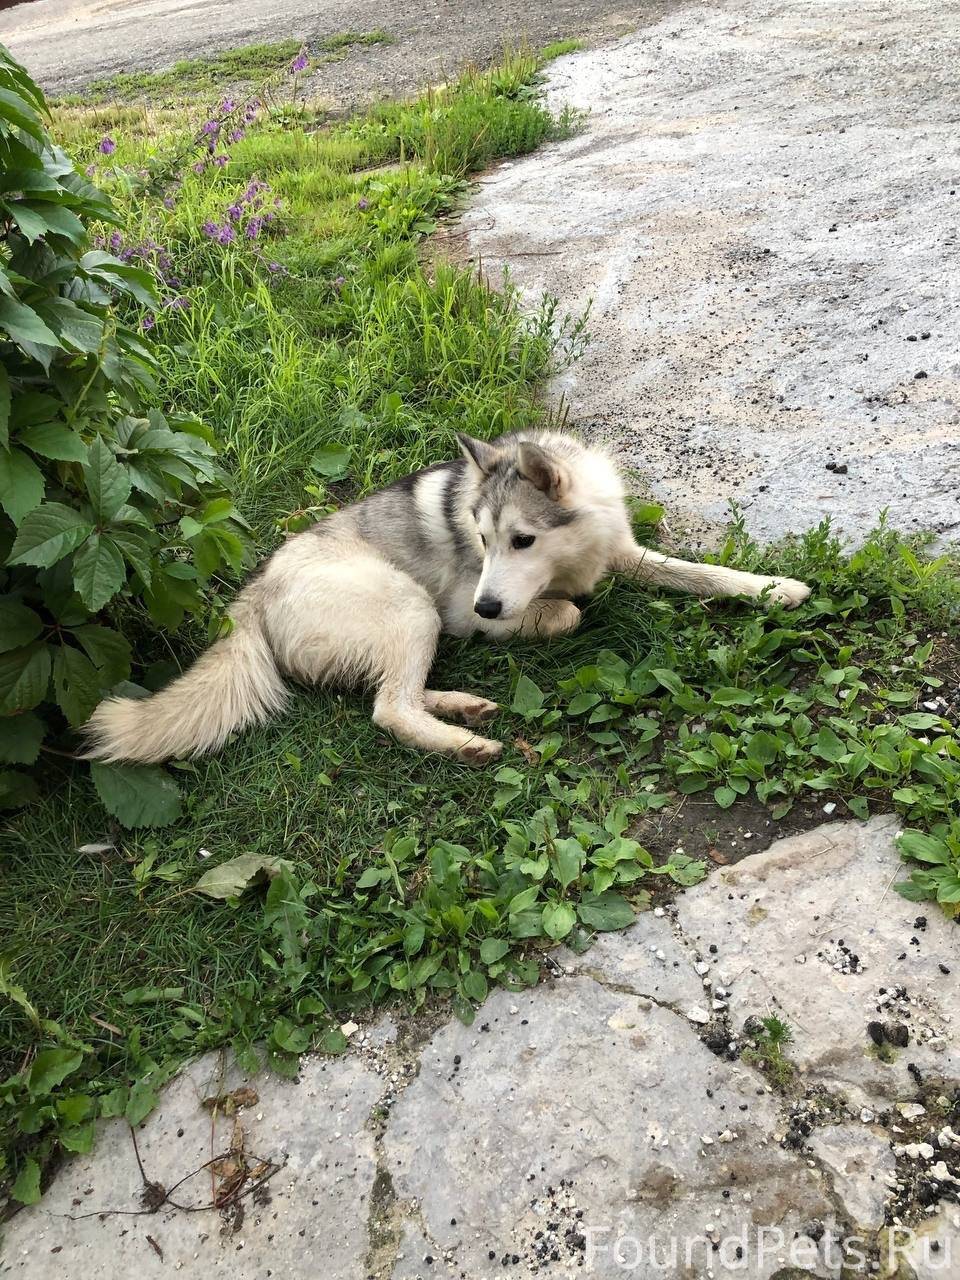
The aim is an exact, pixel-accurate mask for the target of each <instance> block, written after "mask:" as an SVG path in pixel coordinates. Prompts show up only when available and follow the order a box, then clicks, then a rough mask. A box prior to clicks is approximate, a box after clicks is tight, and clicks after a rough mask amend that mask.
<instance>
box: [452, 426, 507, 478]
mask: <svg viewBox="0 0 960 1280" xmlns="http://www.w3.org/2000/svg"><path fill="white" fill-rule="evenodd" d="M457 443H458V444H459V445H460V448H461V449H462V450H463V456H464V457H465V458H466V460H467V461H468V462H472V463H473V465H474V466H475V467H476V468H477V470H478V471H479V472H480V474H481V475H484V476H488V475H489V474H490V472H491V471H492V470H493V468H494V467H495V466H496V465H497V463H498V462H499V461H500V459H501V457H502V456H503V455H502V454H501V452H500V450H499V449H498V448H497V447H496V445H492V444H488V443H487V442H486V440H475V439H474V437H473V436H468V435H466V434H465V433H464V432H463V431H458V432H457Z"/></svg>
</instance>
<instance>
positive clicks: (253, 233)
mask: <svg viewBox="0 0 960 1280" xmlns="http://www.w3.org/2000/svg"><path fill="white" fill-rule="evenodd" d="M262 226H263V219H262V218H251V219H250V221H249V222H248V223H247V225H246V227H245V229H244V232H243V234H244V235H245V236H246V237H247V239H248V240H256V238H257V236H258V235H259V234H260V228H261V227H262Z"/></svg>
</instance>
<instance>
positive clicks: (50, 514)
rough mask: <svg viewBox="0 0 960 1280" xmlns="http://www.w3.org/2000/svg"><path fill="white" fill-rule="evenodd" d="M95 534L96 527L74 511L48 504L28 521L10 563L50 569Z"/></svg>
mask: <svg viewBox="0 0 960 1280" xmlns="http://www.w3.org/2000/svg"><path fill="white" fill-rule="evenodd" d="M92 532H93V525H92V524H91V523H90V522H89V520H86V519H85V518H84V517H83V516H82V515H81V514H80V512H79V511H75V510H74V509H73V507H67V506H64V505H63V503H61V502H44V503H43V504H42V506H39V507H37V508H36V509H35V510H34V511H31V512H30V513H29V514H28V515H27V516H25V517H24V521H23V524H21V526H20V528H19V529H18V530H17V537H16V541H15V542H14V544H13V549H12V550H11V552H10V559H9V560H8V561H7V563H8V564H32V565H37V566H38V567H39V568H42V569H46V568H49V567H50V566H51V565H54V564H56V563H57V561H58V560H62V559H63V557H64V556H67V555H69V554H70V552H71V551H75V550H76V548H77V547H79V546H80V544H81V542H83V541H84V539H85V538H87V537H89V535H90V534H91V533H92Z"/></svg>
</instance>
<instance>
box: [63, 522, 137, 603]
mask: <svg viewBox="0 0 960 1280" xmlns="http://www.w3.org/2000/svg"><path fill="white" fill-rule="evenodd" d="M126 580H127V570H126V566H125V565H124V563H123V556H122V555H121V554H120V552H119V550H118V549H117V545H116V543H115V542H114V541H113V540H112V539H111V538H108V537H106V536H105V535H104V534H102V533H92V534H91V535H90V537H89V538H88V539H87V540H86V542H85V543H84V544H83V546H82V547H81V548H80V550H79V551H78V552H77V554H76V555H75V556H74V558H73V584H74V586H75V587H76V589H77V591H78V592H79V593H80V599H81V600H82V601H83V603H84V604H85V605H86V606H87V608H88V609H90V610H91V612H93V613H96V612H97V610H98V609H102V608H103V606H104V605H105V604H106V603H107V601H108V600H112V599H113V597H114V596H115V595H116V594H117V592H118V591H119V590H120V588H121V587H122V586H123V584H124V583H125V582H126Z"/></svg>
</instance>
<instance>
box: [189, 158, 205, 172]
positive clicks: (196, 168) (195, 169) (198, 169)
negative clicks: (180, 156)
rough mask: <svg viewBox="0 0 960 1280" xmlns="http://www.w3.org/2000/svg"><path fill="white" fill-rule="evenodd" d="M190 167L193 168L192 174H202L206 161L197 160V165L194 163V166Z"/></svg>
mask: <svg viewBox="0 0 960 1280" xmlns="http://www.w3.org/2000/svg"><path fill="white" fill-rule="evenodd" d="M192 167H193V172H194V173H203V172H204V170H205V169H206V167H207V165H206V161H204V160H198V161H197V163H196V164H195V165H193V166H192Z"/></svg>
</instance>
